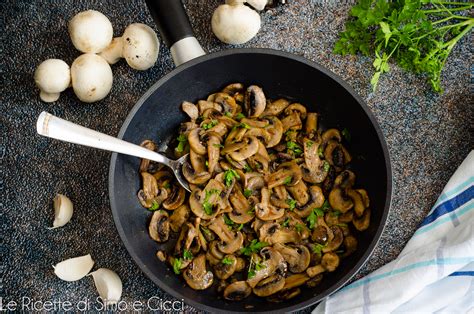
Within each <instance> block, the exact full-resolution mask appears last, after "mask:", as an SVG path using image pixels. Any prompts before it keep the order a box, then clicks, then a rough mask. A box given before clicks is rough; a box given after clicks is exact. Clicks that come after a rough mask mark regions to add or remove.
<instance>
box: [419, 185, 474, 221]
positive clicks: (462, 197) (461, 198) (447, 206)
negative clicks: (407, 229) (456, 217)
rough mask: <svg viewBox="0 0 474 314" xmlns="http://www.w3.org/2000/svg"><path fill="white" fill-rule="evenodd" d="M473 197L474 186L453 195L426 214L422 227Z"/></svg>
mask: <svg viewBox="0 0 474 314" xmlns="http://www.w3.org/2000/svg"><path fill="white" fill-rule="evenodd" d="M473 198H474V186H471V187H469V188H468V189H467V190H465V191H464V192H462V193H461V194H459V195H457V196H455V197H453V198H452V199H450V200H447V201H446V202H444V203H442V204H440V205H439V206H438V207H436V208H435V210H433V212H432V213H431V214H429V215H428V216H426V218H425V220H423V222H422V223H421V225H420V227H423V226H425V225H427V224H430V223H432V222H433V221H435V220H436V219H438V218H439V217H441V216H443V215H445V214H448V213H450V212H452V211H454V210H455V209H457V208H458V207H460V206H462V205H464V204H465V203H467V202H469V201H470V200H471V199H473Z"/></svg>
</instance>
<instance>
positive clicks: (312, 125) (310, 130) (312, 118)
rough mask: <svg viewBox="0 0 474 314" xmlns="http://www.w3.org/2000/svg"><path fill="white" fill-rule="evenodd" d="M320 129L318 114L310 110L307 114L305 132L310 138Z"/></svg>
mask: <svg viewBox="0 0 474 314" xmlns="http://www.w3.org/2000/svg"><path fill="white" fill-rule="evenodd" d="M317 130H318V114H317V113H316V112H309V113H308V115H307V116H306V124H305V132H306V135H307V136H308V138H309V139H313V138H314V137H315V136H316V135H317Z"/></svg>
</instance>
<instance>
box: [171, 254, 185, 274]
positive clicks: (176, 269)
mask: <svg viewBox="0 0 474 314" xmlns="http://www.w3.org/2000/svg"><path fill="white" fill-rule="evenodd" d="M182 263H183V262H182V260H181V258H175V259H174V261H173V271H174V273H175V274H176V275H179V274H180V273H181V265H182Z"/></svg>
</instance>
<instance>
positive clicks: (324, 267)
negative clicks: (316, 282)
mask: <svg viewBox="0 0 474 314" xmlns="http://www.w3.org/2000/svg"><path fill="white" fill-rule="evenodd" d="M339 262H340V260H339V256H338V255H337V254H336V253H332V252H330V253H326V254H324V255H323V258H322V259H321V264H318V265H316V266H313V267H309V268H308V269H306V274H307V275H308V276H309V277H311V278H312V277H315V276H317V275H320V274H322V273H324V272H325V271H328V272H333V271H335V270H336V268H337V267H338V266H339Z"/></svg>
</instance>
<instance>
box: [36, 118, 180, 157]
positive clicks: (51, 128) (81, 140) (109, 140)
mask: <svg viewBox="0 0 474 314" xmlns="http://www.w3.org/2000/svg"><path fill="white" fill-rule="evenodd" d="M36 131H37V132H38V134H40V135H43V136H46V137H50V138H54V139H57V140H61V141H65V142H69V143H74V144H79V145H84V146H89V147H93V148H98V149H102V150H108V151H111V152H117V153H121V154H126V155H131V156H136V157H141V158H146V159H150V160H153V161H156V162H159V163H162V164H165V165H170V161H171V160H170V159H168V158H166V157H165V156H162V155H160V154H158V153H155V152H153V151H151V150H149V149H146V148H144V147H141V146H139V145H135V144H132V143H129V142H125V141H123V140H120V139H118V138H115V137H112V136H110V135H107V134H103V133H100V132H97V131H94V130H91V129H88V128H85V127H83V126H80V125H77V124H75V123H72V122H69V121H66V120H63V119H61V118H58V117H56V116H53V115H52V114H50V113H47V112H45V111H43V112H42V113H41V114H40V115H39V117H38V121H37V122H36Z"/></svg>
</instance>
